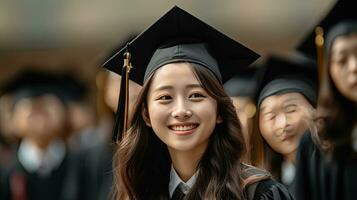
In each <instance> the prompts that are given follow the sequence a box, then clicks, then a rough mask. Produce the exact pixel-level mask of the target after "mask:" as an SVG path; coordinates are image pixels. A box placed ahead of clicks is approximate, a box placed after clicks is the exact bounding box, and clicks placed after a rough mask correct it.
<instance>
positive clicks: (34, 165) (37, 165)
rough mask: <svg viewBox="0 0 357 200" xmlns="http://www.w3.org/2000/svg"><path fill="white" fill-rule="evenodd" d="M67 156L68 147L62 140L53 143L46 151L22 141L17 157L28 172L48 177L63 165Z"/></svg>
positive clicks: (27, 141)
mask: <svg viewBox="0 0 357 200" xmlns="http://www.w3.org/2000/svg"><path fill="white" fill-rule="evenodd" d="M65 155H66V145H65V144H64V142H63V141H62V140H55V141H53V142H52V143H51V144H50V145H49V146H48V148H47V150H46V151H42V150H41V149H39V148H38V147H37V146H36V145H35V144H34V143H32V142H31V141H29V140H26V139H24V140H22V141H21V144H20V147H19V150H18V152H17V156H18V159H19V162H20V163H21V165H22V166H23V167H24V168H25V169H26V171H28V172H37V173H39V174H40V175H43V176H47V175H49V174H50V173H51V171H52V170H54V169H56V168H57V167H59V166H60V164H61V163H62V161H63V159H64V157H65Z"/></svg>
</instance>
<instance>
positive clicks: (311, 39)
mask: <svg viewBox="0 0 357 200" xmlns="http://www.w3.org/2000/svg"><path fill="white" fill-rule="evenodd" d="M356 19H357V12H356V7H355V2H354V1H351V0H337V1H336V3H335V5H334V6H333V7H332V8H331V9H330V10H328V12H327V13H326V14H325V15H324V16H322V19H321V20H320V22H319V23H318V25H316V26H320V27H322V28H323V29H324V30H325V32H326V30H329V29H330V28H331V27H332V26H334V25H336V24H337V23H338V22H340V21H344V20H356ZM315 36H316V34H315V27H313V28H312V29H311V31H310V32H309V34H307V36H306V37H305V38H304V39H303V40H302V42H300V44H299V45H298V47H297V49H298V50H299V51H300V52H303V53H305V54H306V55H308V56H309V57H311V58H316V46H315ZM327 43H329V42H327Z"/></svg>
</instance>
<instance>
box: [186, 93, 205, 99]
mask: <svg viewBox="0 0 357 200" xmlns="http://www.w3.org/2000/svg"><path fill="white" fill-rule="evenodd" d="M204 97H205V96H204V95H203V94H200V93H198V92H196V93H193V94H191V95H190V96H189V98H204Z"/></svg>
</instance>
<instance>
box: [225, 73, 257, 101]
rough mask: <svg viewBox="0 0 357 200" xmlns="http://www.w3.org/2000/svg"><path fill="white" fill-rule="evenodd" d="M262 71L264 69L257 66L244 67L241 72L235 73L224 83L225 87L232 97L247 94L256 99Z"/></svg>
mask: <svg viewBox="0 0 357 200" xmlns="http://www.w3.org/2000/svg"><path fill="white" fill-rule="evenodd" d="M261 71H262V70H261V69H258V68H257V67H249V68H247V69H242V70H241V71H240V72H239V74H237V75H235V76H234V77H232V78H231V79H229V80H228V81H227V82H226V83H225V84H224V89H225V90H226V92H227V94H228V95H229V96H231V97H238V96H246V97H249V98H251V99H255V98H256V97H255V95H256V93H257V87H258V85H259V83H258V82H259V80H261V78H260V74H262V73H261Z"/></svg>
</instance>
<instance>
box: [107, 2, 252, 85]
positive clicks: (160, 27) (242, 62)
mask: <svg viewBox="0 0 357 200" xmlns="http://www.w3.org/2000/svg"><path fill="white" fill-rule="evenodd" d="M183 44H194V45H192V46H190V47H188V46H182V45H183ZM186 47H187V48H186ZM203 49H204V50H203ZM126 51H128V52H130V53H131V57H132V59H131V62H132V65H133V69H131V72H130V79H131V80H133V81H135V82H137V83H138V84H142V83H143V82H144V76H145V78H147V75H148V74H152V72H153V70H155V69H157V68H158V67H160V66H162V65H164V64H167V63H170V62H178V61H181V62H182V61H187V62H194V63H199V64H202V65H203V66H204V67H207V68H209V69H210V70H211V71H212V72H213V73H214V74H215V75H216V77H221V81H222V82H226V81H227V80H228V79H230V78H231V77H232V76H234V75H235V74H237V72H239V69H242V68H247V67H248V66H249V65H250V64H251V63H252V62H254V61H255V60H256V59H257V58H258V57H259V55H258V54H256V53H255V52H253V51H252V50H250V49H248V48H246V47H244V46H243V45H241V44H240V43H238V42H236V41H235V40H233V39H231V38H229V37H227V36H226V35H224V34H223V33H221V32H219V31H218V30H216V29H214V28H213V27H211V26H209V25H208V24H206V23H204V22H203V21H201V20H199V19H198V18H196V17H194V16H192V15H191V14H189V13H188V12H186V11H184V10H182V9H181V8H179V7H177V6H175V7H173V8H172V9H171V10H169V11H168V12H167V13H166V14H165V15H163V16H162V17H161V18H160V19H158V20H157V21H156V22H155V23H154V24H152V25H151V26H150V27H149V28H148V29H146V30H145V31H144V32H143V33H141V34H140V35H139V36H138V37H137V38H135V39H134V40H133V41H131V42H130V43H129V44H128V45H127V46H126V47H125V48H123V49H122V50H120V51H119V52H117V53H116V54H115V55H113V56H111V57H110V58H109V59H107V61H106V62H105V63H104V64H103V66H104V67H105V68H107V69H109V70H110V71H113V72H116V73H118V74H120V73H121V72H120V69H121V66H123V63H124V61H123V55H124V53H125V52H126Z"/></svg>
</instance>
